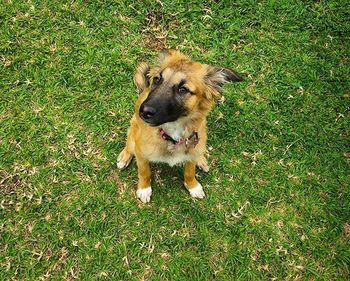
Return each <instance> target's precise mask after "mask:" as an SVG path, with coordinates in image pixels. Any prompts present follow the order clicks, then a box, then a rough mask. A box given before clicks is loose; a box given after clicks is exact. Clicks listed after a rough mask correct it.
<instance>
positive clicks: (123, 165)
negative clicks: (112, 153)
mask: <svg viewBox="0 0 350 281" xmlns="http://www.w3.org/2000/svg"><path fill="white" fill-rule="evenodd" d="M130 160H131V159H130ZM130 160H129V161H127V162H126V161H123V160H120V161H118V162H117V167H118V169H124V168H126V167H127V166H128V165H129V163H130Z"/></svg>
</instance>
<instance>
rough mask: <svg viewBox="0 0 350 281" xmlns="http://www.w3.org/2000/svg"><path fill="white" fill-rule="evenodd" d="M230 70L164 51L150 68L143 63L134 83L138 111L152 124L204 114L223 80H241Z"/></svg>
mask: <svg viewBox="0 0 350 281" xmlns="http://www.w3.org/2000/svg"><path fill="white" fill-rule="evenodd" d="M241 80H242V79H241V78H240V77H239V76H238V75H237V74H236V73H235V72H234V71H232V70H229V69H225V68H217V67H211V66H208V65H205V64H200V63H198V62H193V61H191V60H190V59H189V58H188V57H186V56H184V55H183V54H181V53H180V52H177V51H173V50H170V51H166V52H163V53H162V54H161V55H160V58H159V59H158V63H157V64H156V66H154V67H152V68H151V67H150V66H149V65H148V64H146V63H142V64H141V65H140V66H139V67H138V68H137V70H136V74H135V82H136V85H137V87H138V89H139V91H140V92H141V95H142V97H143V99H144V100H143V102H142V103H141V105H140V107H139V109H138V111H139V112H138V114H139V116H140V117H141V119H142V120H143V121H145V122H146V123H147V124H149V125H151V126H159V125H161V124H164V123H167V122H173V121H176V120H178V119H179V118H181V117H185V116H192V117H193V115H194V114H204V115H205V114H206V113H207V112H208V111H209V110H210V108H211V107H212V105H213V103H214V101H215V99H217V98H218V97H219V93H220V91H221V88H222V86H223V85H224V84H225V83H226V82H230V81H241Z"/></svg>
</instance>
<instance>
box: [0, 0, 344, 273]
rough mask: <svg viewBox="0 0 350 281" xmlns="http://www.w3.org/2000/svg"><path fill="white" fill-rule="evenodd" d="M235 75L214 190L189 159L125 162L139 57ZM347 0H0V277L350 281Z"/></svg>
mask: <svg viewBox="0 0 350 281" xmlns="http://www.w3.org/2000/svg"><path fill="white" fill-rule="evenodd" d="M163 48H175V49H178V50H180V51H182V52H184V53H185V54H187V55H189V56H191V57H192V58H193V59H195V60H198V61H200V62H203V63H204V62H205V63H208V64H213V65H220V66H224V67H230V68H232V69H235V70H236V71H238V72H239V73H241V74H243V75H244V77H245V79H244V81H243V82H241V83H236V84H228V85H226V86H225V90H224V93H223V96H224V98H222V99H221V101H220V102H219V103H218V104H217V106H216V107H215V109H214V110H213V111H212V112H211V114H210V116H209V120H208V131H209V134H208V135H209V140H208V148H209V150H208V154H209V163H210V171H209V173H207V174H206V173H202V172H198V178H199V180H200V182H201V183H202V184H203V186H204V189H205V191H206V194H207V197H206V198H205V199H204V200H193V199H191V198H190V196H189V194H188V192H187V191H186V190H185V188H184V187H183V185H182V167H175V168H170V167H168V166H166V165H160V164H159V165H152V170H153V197H152V201H151V203H149V204H142V203H141V202H140V201H138V200H137V199H136V196H135V186H136V183H137V170H136V165H135V162H133V163H132V164H131V166H130V167H129V168H128V169H126V170H124V171H119V170H117V167H116V159H117V156H118V153H119V151H120V150H121V149H122V147H123V145H124V142H125V137H126V130H127V127H128V124H129V120H130V118H131V116H132V113H133V109H134V102H135V100H136V99H137V92H136V87H135V85H134V84H133V74H134V70H135V67H136V66H137V64H138V63H139V62H141V61H144V60H150V61H152V59H154V58H155V57H156V55H157V53H158V51H159V50H161V49H163ZM349 54H350V4H349V2H348V1H346V0H344V1H335V0H330V1H295V0H292V1H287V0H282V1H262V2H260V1H252V0H249V1H248V0H246V1H182V0H181V1H180V0H175V1H165V0H161V1H159V0H155V1H148V0H147V1H110V2H109V3H107V1H16V0H12V1H11V0H7V1H6V0H5V1H2V3H1V5H0V59H1V62H0V63H1V65H0V265H1V267H0V279H1V280H62V279H68V280H72V279H78V280H105V279H106V280H108V279H110V280H295V279H298V280H349V278H350V272H349V271H350V268H349V264H350V189H349V182H350V177H349V174H350V173H349V172H350V169H349V162H350V149H349V133H350V121H349V117H350V116H349V115H350V114H349V106H350V101H349V97H350V92H349V89H350V83H349V77H350V66H349Z"/></svg>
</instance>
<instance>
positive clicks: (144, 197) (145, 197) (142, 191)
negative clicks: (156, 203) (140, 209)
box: [136, 186, 152, 203]
mask: <svg viewBox="0 0 350 281" xmlns="http://www.w3.org/2000/svg"><path fill="white" fill-rule="evenodd" d="M136 195H137V198H139V199H140V200H141V201H142V202H143V203H148V202H149V201H151V195H152V188H151V187H150V186H149V187H146V188H138V189H137V190H136Z"/></svg>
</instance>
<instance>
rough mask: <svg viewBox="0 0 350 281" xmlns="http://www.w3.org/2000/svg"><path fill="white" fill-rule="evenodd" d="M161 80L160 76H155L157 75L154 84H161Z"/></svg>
mask: <svg viewBox="0 0 350 281" xmlns="http://www.w3.org/2000/svg"><path fill="white" fill-rule="evenodd" d="M160 80H161V78H160V76H155V77H154V78H153V84H155V85H157V84H159V83H160Z"/></svg>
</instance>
